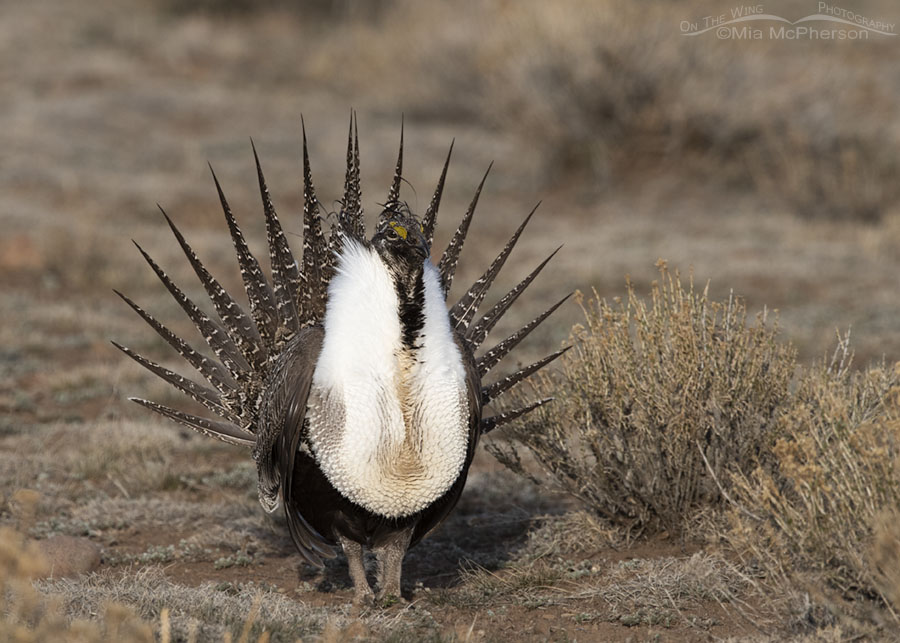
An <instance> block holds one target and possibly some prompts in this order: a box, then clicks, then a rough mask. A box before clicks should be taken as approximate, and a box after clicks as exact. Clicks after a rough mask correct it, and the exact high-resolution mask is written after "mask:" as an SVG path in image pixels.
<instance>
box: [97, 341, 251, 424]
mask: <svg viewBox="0 0 900 643" xmlns="http://www.w3.org/2000/svg"><path fill="white" fill-rule="evenodd" d="M112 345H113V346H115V347H116V348H118V349H119V350H120V351H122V352H123V353H125V354H126V355H128V357H130V358H131V359H133V360H134V361H135V362H137V363H138V364H140V365H141V366H143V367H144V368H146V369H147V370H148V371H150V372H151V373H153V374H155V375H157V376H158V377H159V378H160V379H162V380H165V381H166V382H168V383H169V384H171V385H172V386H174V387H175V388H176V389H178V390H179V391H181V392H182V393H184V394H185V395H187V396H188V397H190V398H191V399H193V400H194V401H196V402H198V403H200V404H202V405H203V406H205V407H206V408H207V409H209V410H210V411H212V412H213V413H216V414H218V415H220V416H222V417H224V418H227V419H229V420H233V421H237V420H238V419H239V418H238V417H237V416H236V415H235V414H234V413H232V412H231V411H229V410H228V408H227V407H226V406H225V405H224V404H223V403H222V400H221V398H220V397H219V394H218V393H216V391H214V390H212V389H211V388H207V387H205V386H201V385H200V384H197V383H196V382H194V381H192V380H189V379H188V378H186V377H182V376H181V375H179V374H178V373H175V372H173V371H170V370H169V369H167V368H165V367H163V366H160V365H159V364H157V363H156V362H154V361H152V360H149V359H147V358H146V357H143V356H142V355H139V354H137V353H135V352H134V351H133V350H131V349H130V348H128V347H126V346H122V345H121V344H119V343H118V342H112Z"/></svg>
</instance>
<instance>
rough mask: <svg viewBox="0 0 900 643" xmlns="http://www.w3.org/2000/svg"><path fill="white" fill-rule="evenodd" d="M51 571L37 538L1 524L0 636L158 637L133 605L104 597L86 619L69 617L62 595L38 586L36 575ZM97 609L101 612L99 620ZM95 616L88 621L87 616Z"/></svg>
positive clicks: (89, 641) (134, 641) (134, 640)
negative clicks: (31, 539)
mask: <svg viewBox="0 0 900 643" xmlns="http://www.w3.org/2000/svg"><path fill="white" fill-rule="evenodd" d="M46 571H47V564H46V561H45V560H44V559H43V557H42V556H41V553H40V551H39V549H38V547H37V545H36V544H35V543H34V542H26V541H25V540H24V538H23V537H22V535H21V534H18V533H17V532H15V531H14V530H12V529H10V528H8V527H3V528H0V640H3V641H19V642H21V643H32V642H33V643H38V642H40V641H79V642H83V643H94V642H97V643H100V642H101V641H127V642H129V643H139V642H152V641H154V640H155V638H154V636H153V630H152V628H151V626H150V625H149V624H148V623H146V622H144V621H143V620H141V619H140V618H139V617H137V616H136V615H135V614H134V612H133V610H131V609H130V608H128V607H126V606H124V605H121V604H118V603H111V602H105V603H103V604H102V605H98V606H97V610H96V611H95V612H93V613H92V614H85V615H84V616H85V618H82V619H70V618H68V617H67V616H66V614H65V612H64V610H63V609H62V606H61V603H60V600H58V599H57V598H53V597H47V596H45V595H43V594H42V593H41V592H39V591H38V590H37V589H35V587H34V585H33V584H32V583H33V581H32V579H33V578H34V577H35V576H38V575H42V574H44V573H46ZM97 614H103V617H102V618H101V619H100V620H97V619H96V615H97ZM91 616H93V617H95V618H91V619H90V620H88V618H89V617H91Z"/></svg>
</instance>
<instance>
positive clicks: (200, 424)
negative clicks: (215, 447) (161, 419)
mask: <svg viewBox="0 0 900 643" xmlns="http://www.w3.org/2000/svg"><path fill="white" fill-rule="evenodd" d="M128 399H129V400H131V401H132V402H136V403H137V404H140V405H141V406H143V407H146V408H148V409H150V410H151V411H155V412H156V413H159V414H160V415H164V416H166V417H167V418H169V419H172V420H175V421H176V422H178V423H179V424H183V425H184V426H186V427H188V428H190V429H193V430H194V431H197V432H198V433H202V434H203V435H207V436H209V437H211V438H216V439H217V440H222V442H227V443H228V444H234V445H236V446H241V447H252V446H253V444H254V438H253V436H252V435H251V434H249V433H247V432H246V431H244V430H243V429H240V428H238V427H237V426H235V425H234V424H231V423H230V422H219V421H217V420H210V419H207V418H202V417H198V416H196V415H191V414H189V413H184V412H182V411H176V410H175V409H173V408H169V407H168V406H163V405H162V404H157V403H156V402H151V401H150V400H144V399H142V398H139V397H130V398H128Z"/></svg>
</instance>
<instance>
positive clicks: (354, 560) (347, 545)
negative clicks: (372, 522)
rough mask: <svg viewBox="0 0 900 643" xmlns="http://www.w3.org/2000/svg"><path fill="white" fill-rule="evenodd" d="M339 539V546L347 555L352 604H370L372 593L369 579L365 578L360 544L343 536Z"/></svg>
mask: <svg viewBox="0 0 900 643" xmlns="http://www.w3.org/2000/svg"><path fill="white" fill-rule="evenodd" d="M340 540H341V547H343V548H344V555H345V556H347V566H348V567H349V568H350V580H352V581H353V604H354V605H357V606H361V605H371V604H372V599H373V596H374V594H373V592H372V588H371V587H370V586H369V581H368V580H366V566H365V564H364V563H363V548H362V545H360V544H359V543H358V542H354V541H352V540H350V539H348V538H345V537H344V536H340Z"/></svg>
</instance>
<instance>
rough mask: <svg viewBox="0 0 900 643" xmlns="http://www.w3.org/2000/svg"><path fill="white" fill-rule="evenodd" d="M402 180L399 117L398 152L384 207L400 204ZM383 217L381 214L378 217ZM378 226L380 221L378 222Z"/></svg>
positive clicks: (401, 146) (401, 131)
mask: <svg viewBox="0 0 900 643" xmlns="http://www.w3.org/2000/svg"><path fill="white" fill-rule="evenodd" d="M402 180H403V117H402V116H401V117H400V151H399V152H398V153H397V166H396V167H395V168H394V178H393V180H392V181H391V189H390V190H389V191H388V195H387V201H385V207H390V206H391V205H393V204H395V203H399V202H400V182H401V181H402ZM380 216H381V217H384V216H385V215H384V214H383V213H382V214H381V215H380ZM378 223H379V225H380V224H381V223H382V221H379V222H378Z"/></svg>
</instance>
